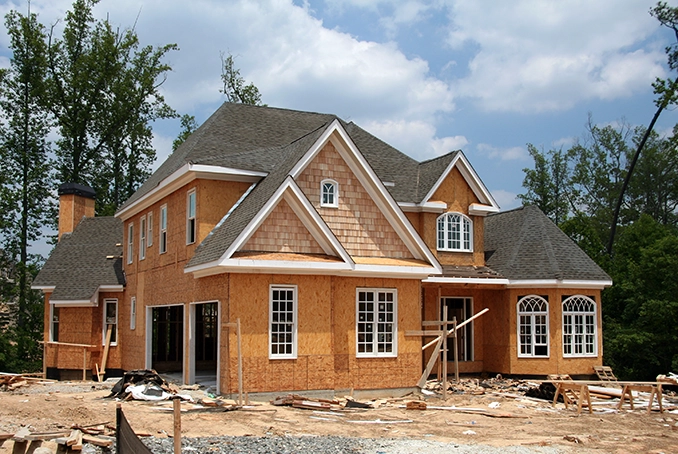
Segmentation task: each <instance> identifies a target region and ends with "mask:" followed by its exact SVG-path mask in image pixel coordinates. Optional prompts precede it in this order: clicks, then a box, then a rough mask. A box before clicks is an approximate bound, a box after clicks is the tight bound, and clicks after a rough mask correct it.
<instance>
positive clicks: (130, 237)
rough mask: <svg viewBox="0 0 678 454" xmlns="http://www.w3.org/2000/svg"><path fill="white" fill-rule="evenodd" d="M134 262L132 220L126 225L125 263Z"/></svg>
mask: <svg viewBox="0 0 678 454" xmlns="http://www.w3.org/2000/svg"><path fill="white" fill-rule="evenodd" d="M132 262H134V222H130V223H129V225H128V226H127V264H128V265H129V264H131V263H132Z"/></svg>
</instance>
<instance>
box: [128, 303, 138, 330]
mask: <svg viewBox="0 0 678 454" xmlns="http://www.w3.org/2000/svg"><path fill="white" fill-rule="evenodd" d="M136 328H137V297H136V296H133V297H132V298H131V299H130V304H129V329H130V330H132V331H134V330H135V329H136Z"/></svg>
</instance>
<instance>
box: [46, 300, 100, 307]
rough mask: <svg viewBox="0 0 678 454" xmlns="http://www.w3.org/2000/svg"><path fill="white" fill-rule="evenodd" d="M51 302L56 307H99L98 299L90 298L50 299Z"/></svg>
mask: <svg viewBox="0 0 678 454" xmlns="http://www.w3.org/2000/svg"><path fill="white" fill-rule="evenodd" d="M49 304H52V305H53V306H55V307H98V306H99V302H98V301H90V300H56V301H52V300H50V302H49Z"/></svg>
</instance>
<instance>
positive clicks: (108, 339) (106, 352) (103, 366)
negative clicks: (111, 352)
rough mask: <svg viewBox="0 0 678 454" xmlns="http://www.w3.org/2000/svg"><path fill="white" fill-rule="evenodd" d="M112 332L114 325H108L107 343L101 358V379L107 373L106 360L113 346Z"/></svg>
mask: <svg viewBox="0 0 678 454" xmlns="http://www.w3.org/2000/svg"><path fill="white" fill-rule="evenodd" d="M111 334H113V325H108V326H107V327H106V345H105V346H104V357H103V358H102V359H101V370H100V371H99V374H100V375H99V376H98V378H99V381H101V378H102V377H103V376H105V375H106V361H107V360H108V349H109V348H110V347H111Z"/></svg>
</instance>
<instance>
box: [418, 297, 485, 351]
mask: <svg viewBox="0 0 678 454" xmlns="http://www.w3.org/2000/svg"><path fill="white" fill-rule="evenodd" d="M489 310H490V309H489V308H488V307H486V308H485V309H483V310H482V311H480V312H478V313H477V314H476V315H474V316H473V317H471V318H469V319H466V320H464V321H463V322H461V323H460V324H458V325H457V326H456V329H459V328H461V327H462V326H464V325H466V324H467V323H470V322H472V321H473V320H475V319H476V318H478V317H480V316H481V315H483V314H485V313H486V312H487V311H489ZM454 329H455V328H453V329H451V330H449V331H448V332H447V335H448V336H449V335H450V334H452V332H453V331H454ZM436 341H437V339H433V340H432V341H431V342H429V343H428V344H426V345H424V346H423V347H421V349H422V350H426V349H427V348H428V347H430V346H431V345H433V344H435V343H436Z"/></svg>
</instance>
